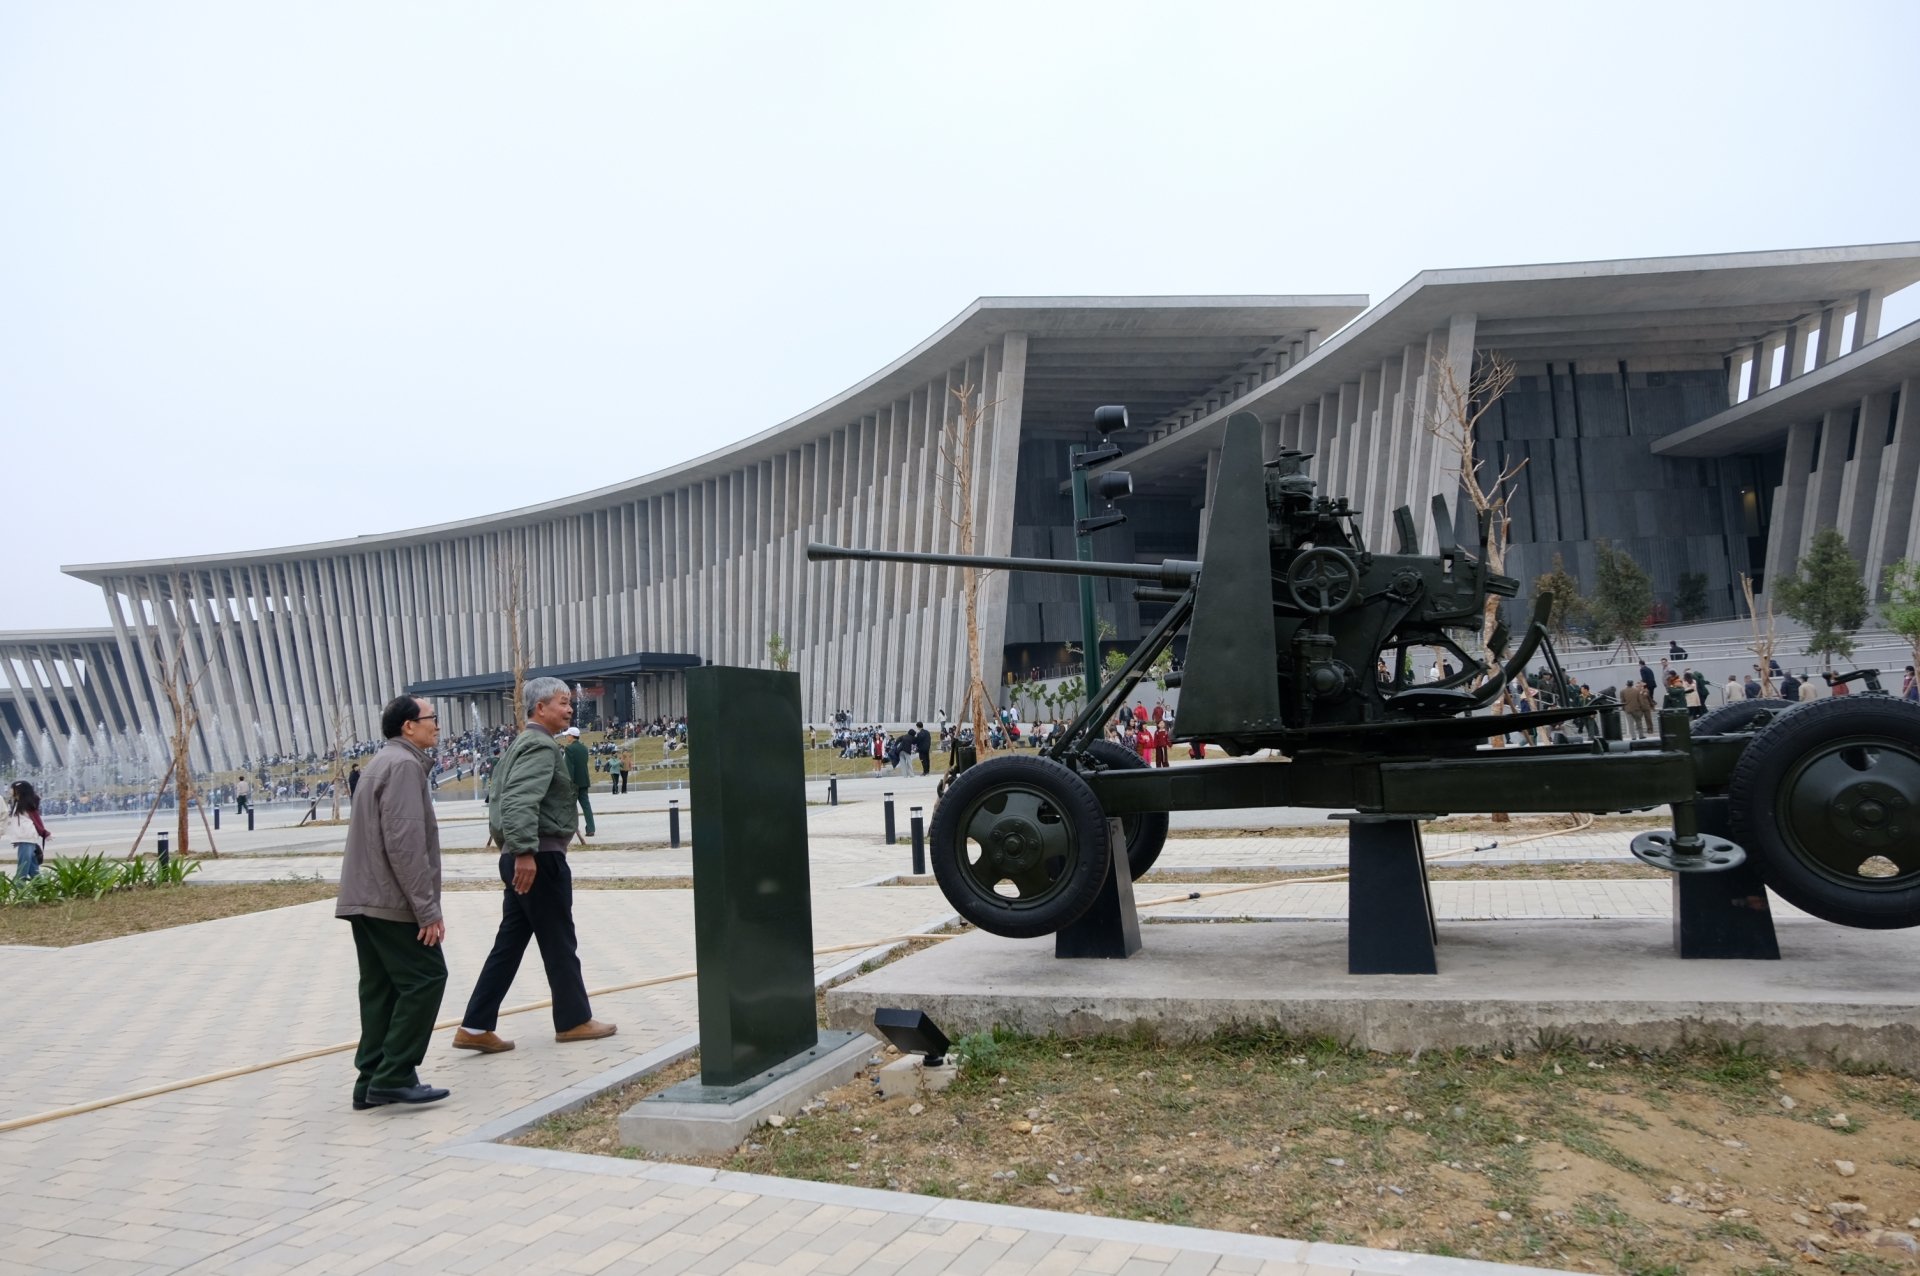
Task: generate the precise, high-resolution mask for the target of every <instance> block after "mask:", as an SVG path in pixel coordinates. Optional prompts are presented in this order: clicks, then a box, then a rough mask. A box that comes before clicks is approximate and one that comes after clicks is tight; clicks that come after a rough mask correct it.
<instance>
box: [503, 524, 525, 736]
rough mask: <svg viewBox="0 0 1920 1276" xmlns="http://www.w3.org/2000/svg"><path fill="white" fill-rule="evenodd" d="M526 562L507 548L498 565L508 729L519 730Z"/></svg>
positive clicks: (523, 659)
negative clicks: (509, 690)
mask: <svg viewBox="0 0 1920 1276" xmlns="http://www.w3.org/2000/svg"><path fill="white" fill-rule="evenodd" d="M526 594H527V565H526V561H525V560H524V559H522V558H521V557H520V551H519V550H517V549H509V550H507V551H506V559H505V561H504V562H502V563H501V565H500V601H501V606H502V607H503V608H504V609H505V611H506V613H507V659H508V660H509V661H511V662H512V664H513V700H512V702H511V703H510V704H508V705H507V730H508V731H509V732H517V731H519V730H520V719H521V715H522V714H523V713H524V712H525V711H524V710H523V709H522V708H521V704H520V702H521V701H522V700H524V699H525V698H526V689H527V644H526V639H525V637H524V635H523V633H522V631H521V626H520V613H521V611H522V609H523V608H524V607H525V606H526Z"/></svg>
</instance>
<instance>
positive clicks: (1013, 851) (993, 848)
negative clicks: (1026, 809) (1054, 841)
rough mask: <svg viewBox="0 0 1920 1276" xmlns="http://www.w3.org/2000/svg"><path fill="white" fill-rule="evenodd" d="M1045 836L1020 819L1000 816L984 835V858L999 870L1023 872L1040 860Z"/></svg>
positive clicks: (1014, 872) (1011, 872)
mask: <svg viewBox="0 0 1920 1276" xmlns="http://www.w3.org/2000/svg"><path fill="white" fill-rule="evenodd" d="M1044 849H1045V839H1044V838H1042V837H1041V835H1040V830H1039V829H1037V828H1035V827H1034V826H1033V825H1032V824H1030V823H1028V822H1027V821H1026V820H1022V819H1002V820H1000V821H999V822H998V823H996V824H995V825H994V826H993V831H992V832H990V833H989V834H988V835H987V858H988V859H989V860H990V861H992V864H993V867H995V868H997V869H999V870H1000V871H1001V872H1002V873H1007V874H1010V875H1011V874H1016V873H1024V872H1026V871H1027V870H1028V869H1030V868H1033V867H1034V866H1035V865H1037V864H1038V863H1039V862H1040V855H1041V852H1042V851H1043V850H1044Z"/></svg>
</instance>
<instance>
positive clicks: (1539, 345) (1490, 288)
mask: <svg viewBox="0 0 1920 1276" xmlns="http://www.w3.org/2000/svg"><path fill="white" fill-rule="evenodd" d="M1917 281H1920V242H1912V241H1910V242H1905V243H1894V244H1861V245H1855V246H1852V247H1842V248H1800V249H1791V250H1786V251H1779V252H1750V253H1717V254H1712V255H1708V256H1693V257H1642V258H1628V259H1622V260H1618V261H1581V262H1567V263H1563V264H1559V265H1537V266H1498V267H1491V268H1475V269H1465V270H1424V271H1421V272H1420V273H1419V274H1417V275H1415V276H1414V277H1413V278H1412V279H1410V280H1408V281H1407V283H1406V284H1405V285H1404V286H1402V287H1401V288H1400V289H1399V290H1398V291H1397V292H1395V293H1394V294H1393V295H1392V296H1391V297H1388V298H1387V299H1386V300H1385V301H1383V302H1381V303H1380V304H1379V305H1377V306H1375V307H1374V308H1373V309H1372V310H1370V311H1368V312H1367V313H1366V314H1365V315H1364V316H1363V317H1361V318H1360V319H1359V320H1358V321H1356V322H1355V323H1354V324H1352V325H1351V326H1350V327H1348V328H1347V329H1346V330H1345V331H1343V332H1341V333H1340V334H1339V335H1338V336H1335V337H1334V338H1332V339H1331V340H1329V341H1326V342H1323V343H1322V344H1321V346H1320V348H1319V349H1317V350H1315V351H1314V352H1313V353H1312V354H1311V355H1309V356H1307V357H1306V358H1305V359H1302V360H1301V361H1300V362H1299V363H1298V364H1296V365H1294V366H1293V367H1291V368H1289V369H1287V371H1286V372H1284V373H1282V374H1281V375H1280V376H1278V377H1276V378H1274V379H1273V380H1272V381H1269V382H1267V383H1266V384H1264V385H1261V386H1258V387H1256V388H1255V389H1253V390H1251V391H1249V392H1248V393H1247V394H1246V395H1244V396H1242V397H1241V398H1240V399H1237V400H1236V401H1234V402H1232V403H1229V404H1224V405H1222V406H1221V408H1220V409H1219V410H1218V411H1217V412H1215V413H1212V414H1211V415H1209V416H1207V417H1204V418H1202V419H1201V420H1199V421H1196V422H1194V423H1193V424H1192V425H1190V426H1188V427H1187V428H1186V429H1184V430H1180V431H1178V432H1176V433H1173V434H1169V435H1167V436H1165V437H1163V438H1161V439H1159V440H1157V441H1155V442H1153V443H1151V444H1148V445H1147V446H1146V447H1143V448H1140V449H1138V450H1137V451H1133V452H1128V453H1127V454H1126V455H1125V456H1123V457H1121V458H1120V459H1119V460H1116V461H1114V462H1113V463H1112V465H1111V466H1109V467H1106V468H1112V467H1116V466H1117V467H1124V468H1127V469H1129V470H1131V471H1133V472H1134V474H1135V477H1136V479H1138V478H1139V477H1140V476H1141V475H1142V474H1143V473H1147V472H1155V471H1158V472H1169V471H1173V470H1178V469H1186V468H1190V467H1194V466H1198V465H1202V464H1204V463H1205V460H1206V454H1207V450H1208V449H1209V448H1213V447H1218V446H1219V435H1220V431H1221V429H1222V428H1223V427H1224V424H1225V421H1226V419H1227V417H1229V416H1231V415H1232V414H1233V413H1235V412H1243V411H1253V412H1256V413H1258V414H1259V415H1260V416H1261V418H1262V419H1263V420H1267V421H1273V420H1276V419H1278V416H1279V414H1280V413H1283V412H1289V411H1292V410H1293V409H1295V408H1297V407H1299V406H1301V405H1302V404H1304V403H1309V402H1312V401H1313V400H1316V399H1318V398H1319V397H1320V396H1321V395H1322V394H1324V393H1337V392H1338V391H1339V389H1340V386H1341V385H1342V384H1343V383H1345V382H1348V381H1352V380H1355V379H1356V378H1358V377H1359V376H1360V375H1361V373H1362V372H1363V371H1364V370H1365V369H1367V368H1369V367H1378V366H1379V364H1380V362H1381V360H1383V359H1389V358H1393V357H1395V356H1397V355H1399V353H1400V352H1401V351H1402V350H1403V349H1404V348H1405V347H1406V346H1409V345H1416V344H1419V343H1421V342H1424V341H1425V340H1426V338H1427V334H1428V333H1429V332H1432V331H1434V330H1435V329H1438V328H1444V327H1446V326H1447V323H1448V320H1449V318H1450V317H1451V316H1453V315H1457V314H1471V315H1474V316H1476V322H1475V344H1476V345H1477V346H1480V347H1482V348H1487V349H1496V350H1499V351H1501V352H1502V353H1503V354H1505V355H1507V356H1508V357H1509V358H1511V359H1514V360H1515V361H1516V362H1520V361H1526V360H1536V359H1554V360H1565V359H1574V358H1579V357H1581V356H1582V355H1583V354H1586V353H1588V352H1589V351H1593V350H1601V351H1604V352H1605V353H1607V354H1608V355H1609V356H1612V357H1619V358H1627V357H1632V356H1633V355H1635V354H1639V353H1674V352H1679V351H1688V350H1692V351H1696V352H1698V353H1702V354H1707V353H1712V354H1722V353H1724V352H1726V351H1729V350H1733V349H1736V348H1738V347H1740V346H1742V345H1747V344H1751V343H1752V342H1754V341H1756V340H1758V339H1759V338H1760V337H1761V336H1763V335H1765V334H1766V333H1769V332H1774V331H1777V330H1779V329H1780V328H1782V327H1784V326H1785V325H1787V324H1789V323H1791V322H1793V321H1794V320H1796V319H1799V318H1802V317H1804V316H1806V315H1807V314H1809V313H1817V312H1818V311H1819V309H1820V308H1821V307H1822V306H1824V305H1832V304H1835V303H1839V302H1850V301H1852V300H1853V298H1855V297H1856V296H1858V295H1859V294H1860V293H1861V292H1863V291H1865V290H1867V289H1870V288H1874V289H1880V290H1881V291H1882V292H1883V293H1891V292H1894V291H1897V290H1899V289H1901V288H1905V287H1906V286H1907V285H1909V284H1912V283H1915V282H1917Z"/></svg>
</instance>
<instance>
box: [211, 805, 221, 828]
mask: <svg viewBox="0 0 1920 1276" xmlns="http://www.w3.org/2000/svg"><path fill="white" fill-rule="evenodd" d="M213 831H214V832H216V833H218V832H219V831H220V804H219V803H217V802H216V803H214V806H213Z"/></svg>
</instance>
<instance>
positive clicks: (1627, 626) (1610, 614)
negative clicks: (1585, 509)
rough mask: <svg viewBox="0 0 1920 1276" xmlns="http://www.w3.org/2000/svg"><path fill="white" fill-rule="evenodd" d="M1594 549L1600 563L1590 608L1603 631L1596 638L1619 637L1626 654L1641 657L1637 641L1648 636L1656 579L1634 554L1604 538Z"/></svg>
mask: <svg viewBox="0 0 1920 1276" xmlns="http://www.w3.org/2000/svg"><path fill="white" fill-rule="evenodd" d="M1594 550H1595V552H1596V553H1597V554H1598V555H1599V563H1598V570H1597V571H1596V572H1595V575H1596V577H1597V583H1596V587H1595V589H1594V593H1593V602H1592V604H1591V608H1592V611H1593V616H1594V620H1595V621H1596V624H1595V631H1596V634H1604V637H1596V641H1600V642H1608V641H1612V640H1614V639H1618V640H1619V643H1620V646H1621V647H1623V648H1625V650H1626V653H1627V655H1628V656H1629V657H1631V658H1634V659H1638V658H1639V654H1640V653H1639V652H1638V651H1636V650H1635V649H1634V644H1635V643H1637V642H1639V641H1641V640H1642V639H1643V638H1645V637H1646V636H1647V623H1646V622H1647V613H1648V612H1650V611H1652V610H1653V582H1652V581H1651V580H1649V579H1648V578H1647V572H1646V569H1645V568H1644V567H1642V566H1640V564H1639V563H1637V562H1635V561H1634V560H1633V556H1632V555H1631V554H1628V553H1627V552H1626V551H1624V550H1618V549H1615V548H1614V547H1613V546H1612V545H1611V544H1609V543H1608V542H1607V541H1605V540H1604V539H1603V540H1600V541H1597V542H1595V544H1594Z"/></svg>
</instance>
